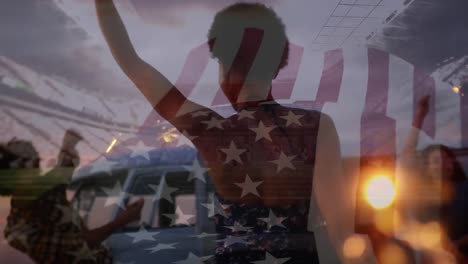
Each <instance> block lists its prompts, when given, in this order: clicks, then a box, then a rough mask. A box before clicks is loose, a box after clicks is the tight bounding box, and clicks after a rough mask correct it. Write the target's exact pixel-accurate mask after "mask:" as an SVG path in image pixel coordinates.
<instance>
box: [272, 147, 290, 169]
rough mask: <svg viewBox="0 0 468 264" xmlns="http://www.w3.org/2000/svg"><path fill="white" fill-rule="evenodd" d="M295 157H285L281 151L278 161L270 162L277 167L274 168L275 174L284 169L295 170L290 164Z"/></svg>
mask: <svg viewBox="0 0 468 264" xmlns="http://www.w3.org/2000/svg"><path fill="white" fill-rule="evenodd" d="M295 157H296V156H295V155H294V156H286V154H284V152H283V151H281V153H280V156H279V159H277V160H272V161H270V162H272V163H275V164H276V165H277V166H278V167H277V168H276V173H278V172H280V171H281V170H282V169H284V168H290V169H296V167H294V165H293V164H292V162H291V161H292V160H293V159H294V158H295Z"/></svg>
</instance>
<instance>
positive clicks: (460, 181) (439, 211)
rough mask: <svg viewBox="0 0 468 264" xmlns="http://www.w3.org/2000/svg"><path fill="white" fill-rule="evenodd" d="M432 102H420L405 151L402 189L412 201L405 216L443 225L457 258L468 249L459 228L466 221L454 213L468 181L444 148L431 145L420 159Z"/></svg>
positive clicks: (446, 243) (426, 99)
mask: <svg viewBox="0 0 468 264" xmlns="http://www.w3.org/2000/svg"><path fill="white" fill-rule="evenodd" d="M429 100H430V97H429V96H424V97H422V98H421V99H420V100H419V102H418V108H417V111H416V113H415V115H414V119H413V127H412V128H411V130H410V133H409V135H408V139H407V141H406V145H405V148H404V151H403V155H402V158H403V160H402V161H403V162H404V164H405V165H406V166H405V167H406V168H409V170H408V171H409V172H410V173H409V174H407V175H404V176H405V178H404V179H402V181H403V183H402V184H401V185H402V186H403V188H405V189H406V190H405V191H404V193H405V194H408V195H410V196H409V197H410V198H411V199H409V200H404V201H403V202H402V206H403V208H404V210H405V212H404V213H406V214H409V215H411V217H412V218H414V220H415V221H418V222H420V223H430V222H438V223H440V224H441V225H442V227H443V238H444V239H443V245H442V246H444V247H445V249H448V250H450V251H452V253H454V254H455V255H458V254H459V253H460V252H458V250H457V248H458V249H461V248H462V244H463V243H465V246H466V242H463V241H464V240H463V236H464V235H466V233H465V234H463V231H461V230H463V228H460V227H463V226H466V220H467V219H461V218H460V217H459V215H460V212H456V211H454V208H456V207H454V204H453V203H454V201H455V199H458V200H457V202H458V203H463V194H462V193H461V192H462V191H463V190H464V189H463V188H464V187H463V185H465V184H466V182H467V180H468V179H467V177H466V175H465V172H464V171H463V168H462V166H461V164H460V163H459V162H458V160H457V157H456V155H455V153H454V152H453V150H452V149H450V148H449V147H447V146H445V145H440V144H433V145H429V146H427V147H425V148H424V149H423V150H422V151H421V152H420V154H419V155H417V152H416V148H417V145H418V141H419V140H418V139H419V131H420V129H421V128H422V125H423V123H424V119H425V117H426V115H427V113H428V111H429ZM418 188H419V189H418ZM465 199H466V198H465ZM465 203H466V201H465ZM457 215H458V216H457ZM465 232H466V229H465Z"/></svg>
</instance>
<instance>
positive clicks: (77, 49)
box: [0, 0, 134, 93]
mask: <svg viewBox="0 0 468 264" xmlns="http://www.w3.org/2000/svg"><path fill="white" fill-rule="evenodd" d="M0 32H2V41H1V42H0V54H1V55H3V56H6V57H9V58H10V59H13V60H14V61H16V62H17V63H20V64H23V65H26V66H28V67H30V68H32V69H34V70H35V71H37V72H39V73H41V74H44V75H48V76H53V75H56V76H60V77H62V78H64V79H67V80H68V81H69V82H71V83H73V84H74V85H76V86H79V87H82V88H84V89H89V90H90V91H98V90H104V91H105V90H106V89H113V90H114V91H119V92H121V93H134V91H133V89H129V88H127V87H128V85H129V82H125V81H124V82H117V81H114V80H115V78H112V76H113V75H115V73H114V72H112V71H111V70H109V69H107V68H105V67H104V66H103V65H102V64H101V63H100V62H99V60H98V59H97V58H99V56H97V55H98V54H99V53H101V52H102V50H100V49H99V48H97V47H94V46H90V45H89V44H88V43H87V41H88V35H87V33H86V32H85V31H84V30H83V29H81V28H79V27H77V26H76V24H75V23H74V22H73V21H72V20H71V19H70V18H69V17H68V16H67V15H66V14H64V13H63V12H62V11H61V10H60V9H58V8H57V7H56V6H55V4H54V2H53V1H52V0H41V1H34V2H31V1H2V2H1V3H0Z"/></svg>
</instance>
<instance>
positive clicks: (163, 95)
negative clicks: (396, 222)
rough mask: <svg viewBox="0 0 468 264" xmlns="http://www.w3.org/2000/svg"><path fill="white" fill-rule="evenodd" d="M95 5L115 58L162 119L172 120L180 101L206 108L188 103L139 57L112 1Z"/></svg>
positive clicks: (192, 105)
mask: <svg viewBox="0 0 468 264" xmlns="http://www.w3.org/2000/svg"><path fill="white" fill-rule="evenodd" d="M95 2H96V12H97V17H98V21H99V25H100V28H101V31H102V33H103V35H104V38H105V39H106V41H107V44H108V45H109V48H110V50H111V52H112V55H113V57H114V59H115V60H116V62H117V63H118V65H119V66H120V68H121V69H122V70H123V72H124V73H125V74H126V75H127V76H128V78H130V80H131V81H132V82H133V83H134V84H135V85H136V87H137V88H138V89H139V90H140V92H141V93H142V94H143V95H144V96H145V97H146V99H147V100H148V101H149V102H150V103H151V106H152V107H153V108H154V109H155V110H156V111H157V112H158V113H159V114H160V115H161V116H162V117H164V118H165V119H167V120H171V119H173V118H174V117H175V114H176V113H177V111H178V110H179V109H178V108H180V105H178V102H181V101H183V102H184V104H185V105H186V106H187V107H188V108H189V109H192V110H199V109H202V108H204V107H202V106H201V105H198V104H196V103H194V102H190V101H188V100H187V98H185V96H184V95H183V94H182V93H180V92H179V91H178V90H176V88H175V87H174V86H173V84H172V83H171V82H170V81H169V80H168V79H167V78H166V77H164V75H163V74H161V73H160V72H159V71H158V70H156V69H155V68H154V67H152V66H151V65H149V64H148V63H146V62H145V61H143V60H142V59H141V58H140V57H139V56H138V54H137V52H136V51H135V49H134V47H133V45H132V43H131V41H130V38H129V36H128V33H127V31H126V29H125V25H124V24H123V22H122V19H121V18H120V15H119V13H118V11H117V9H116V7H115V5H114V3H113V1H112V0H95ZM162 101H167V102H165V103H161V102H162Z"/></svg>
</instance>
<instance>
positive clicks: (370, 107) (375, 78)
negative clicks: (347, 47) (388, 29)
mask: <svg viewBox="0 0 468 264" xmlns="http://www.w3.org/2000/svg"><path fill="white" fill-rule="evenodd" d="M368 60H369V66H368V67H369V71H368V72H369V77H368V82H367V93H366V98H365V103H364V112H363V115H369V114H375V113H380V114H385V113H386V112H387V103H388V88H389V68H390V57H389V55H388V53H386V52H384V51H381V50H377V49H368Z"/></svg>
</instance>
